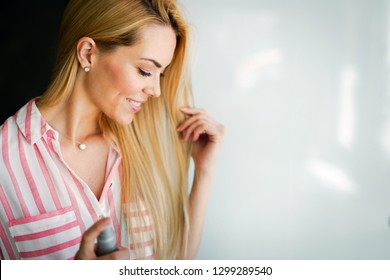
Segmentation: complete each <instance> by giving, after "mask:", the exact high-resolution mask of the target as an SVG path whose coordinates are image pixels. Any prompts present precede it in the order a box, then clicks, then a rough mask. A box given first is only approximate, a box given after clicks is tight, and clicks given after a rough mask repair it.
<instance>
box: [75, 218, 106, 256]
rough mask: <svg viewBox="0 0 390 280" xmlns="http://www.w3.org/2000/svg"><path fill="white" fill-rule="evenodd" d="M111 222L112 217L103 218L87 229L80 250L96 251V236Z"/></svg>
mask: <svg viewBox="0 0 390 280" xmlns="http://www.w3.org/2000/svg"><path fill="white" fill-rule="evenodd" d="M110 222H111V219H110V218H103V219H101V220H99V221H97V222H96V223H95V224H94V225H92V226H91V227H90V228H89V229H88V230H87V231H85V233H84V234H83V237H82V239H81V244H80V250H86V251H88V252H91V251H92V252H94V247H95V240H96V238H97V237H98V235H99V234H100V233H101V232H102V231H103V230H104V229H105V228H106V227H107V226H108V225H109V224H110Z"/></svg>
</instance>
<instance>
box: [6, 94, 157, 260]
mask: <svg viewBox="0 0 390 280" xmlns="http://www.w3.org/2000/svg"><path fill="white" fill-rule="evenodd" d="M58 139H59V134H58V132H57V131H55V130H54V129H53V128H52V127H50V125H49V124H48V123H47V122H46V121H45V120H44V119H43V117H42V115H41V114H40V112H39V110H38V108H37V106H36V104H35V99H32V100H30V101H29V102H28V103H27V104H25V105H24V106H23V107H22V108H21V109H20V110H19V111H18V112H17V113H16V114H15V115H14V116H12V117H9V118H8V119H7V120H6V121H5V122H4V123H3V124H2V126H1V127H0V145H1V149H0V201H1V206H0V222H1V223H0V258H1V259H73V258H74V256H75V254H76V252H77V251H78V249H79V246H80V241H81V236H82V234H83V232H85V231H86V230H87V229H88V228H89V227H90V226H92V225H93V224H94V223H95V222H96V221H97V220H98V219H99V218H100V217H102V216H104V217H110V218H111V220H112V222H113V227H114V229H115V232H116V237H117V240H118V243H119V244H120V246H123V247H125V248H129V249H130V258H131V259H135V258H137V256H136V253H135V250H134V243H135V242H137V243H138V242H140V241H139V240H143V241H144V243H143V248H144V250H145V256H146V258H147V259H153V240H152V233H151V223H150V219H149V217H148V215H147V212H146V211H143V212H142V213H143V215H144V216H145V221H146V226H144V227H142V228H141V227H139V228H136V230H135V232H136V233H137V234H135V236H134V240H133V241H132V240H130V237H129V234H127V230H126V228H127V226H126V222H125V218H124V217H123V215H121V214H120V209H121V191H120V188H121V184H120V177H119V169H120V163H121V157H120V155H119V153H118V152H117V151H116V149H115V147H113V146H112V147H110V152H109V156H108V159H107V169H106V175H105V184H104V188H103V191H102V194H101V197H100V199H99V200H98V199H97V198H96V196H95V195H94V194H93V192H92V191H91V189H90V188H89V187H88V185H87V184H86V183H85V182H83V180H81V179H80V178H79V177H78V176H77V174H75V173H74V172H73V171H72V169H71V168H69V166H68V165H67V164H66V162H65V161H64V159H63V156H62V154H61V148H60V142H59V140H58ZM130 207H131V206H130ZM133 215H134V217H135V216H137V213H134V212H132V216H133ZM132 222H133V226H134V224H135V226H136V219H135V218H134V221H132ZM141 235H142V236H141Z"/></svg>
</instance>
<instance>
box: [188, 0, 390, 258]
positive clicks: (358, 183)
mask: <svg viewBox="0 0 390 280" xmlns="http://www.w3.org/2000/svg"><path fill="white" fill-rule="evenodd" d="M181 3H182V5H183V6H184V7H185V10H186V14H187V17H188V18H189V20H190V23H191V25H192V28H193V31H194V39H195V49H194V65H193V74H194V75H193V77H194V92H195V96H196V105H197V107H202V108H205V109H206V110H208V111H209V112H210V113H211V114H212V115H213V116H214V117H215V118H216V119H217V120H219V121H220V122H222V123H224V124H225V125H226V127H227V129H228V134H227V137H226V141H225V144H224V147H223V150H222V154H221V157H220V161H219V165H218V169H217V174H216V178H215V184H214V186H213V190H212V194H211V198H210V203H209V207H208V212H207V218H206V223H205V228H204V234H203V240H202V244H201V248H200V251H199V254H198V259H390V228H389V216H390V203H389V202H390V91H389V86H388V81H389V78H390V75H389V65H390V55H389V50H390V47H389V42H390V41H389V40H390V29H389V14H390V13H389V12H390V9H389V5H388V3H387V1H384V0H383V1H381V0H365V1H364V0H356V1H353V0H326V1H324V0H321V1H320V0H268V1H265V0H252V1H250V0H240V1H238V0H235V1H233V0H211V1H209V0H207V1H206V0H182V1H181Z"/></svg>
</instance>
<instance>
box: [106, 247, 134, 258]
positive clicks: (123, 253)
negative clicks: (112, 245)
mask: <svg viewBox="0 0 390 280" xmlns="http://www.w3.org/2000/svg"><path fill="white" fill-rule="evenodd" d="M129 259H130V251H129V250H128V249H127V248H123V247H122V248H121V249H119V250H118V251H115V252H112V253H109V254H105V255H103V256H101V257H99V260H129Z"/></svg>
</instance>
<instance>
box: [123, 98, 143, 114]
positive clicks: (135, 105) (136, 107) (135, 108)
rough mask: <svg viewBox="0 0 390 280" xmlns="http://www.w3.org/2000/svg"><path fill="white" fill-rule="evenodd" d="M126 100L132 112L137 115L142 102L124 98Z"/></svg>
mask: <svg viewBox="0 0 390 280" xmlns="http://www.w3.org/2000/svg"><path fill="white" fill-rule="evenodd" d="M126 100H127V101H128V102H129V103H130V107H131V108H132V110H133V111H134V113H137V112H138V111H139V110H141V106H142V102H139V101H135V100H132V99H130V98H126Z"/></svg>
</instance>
